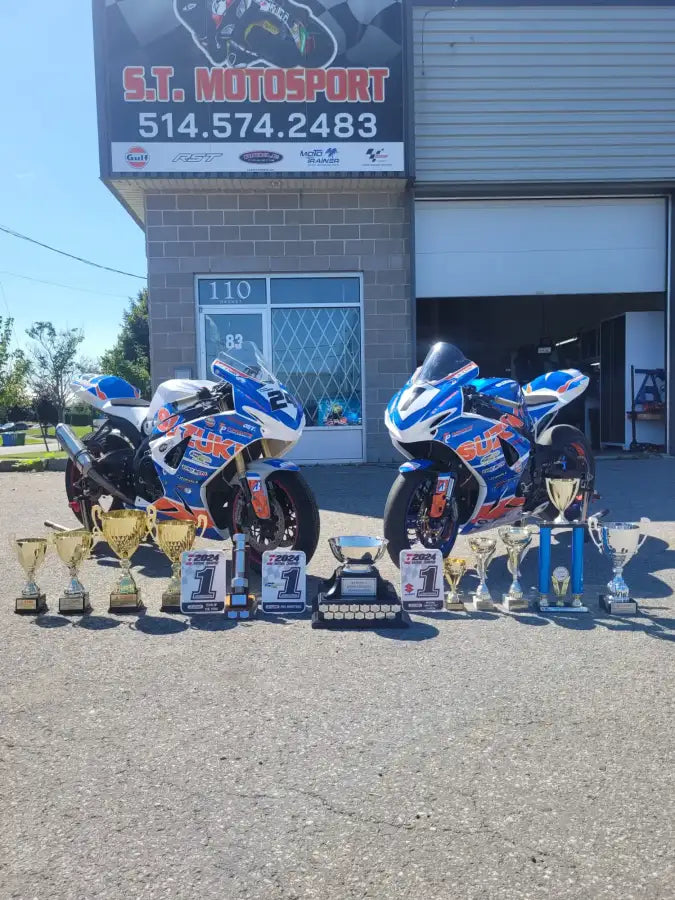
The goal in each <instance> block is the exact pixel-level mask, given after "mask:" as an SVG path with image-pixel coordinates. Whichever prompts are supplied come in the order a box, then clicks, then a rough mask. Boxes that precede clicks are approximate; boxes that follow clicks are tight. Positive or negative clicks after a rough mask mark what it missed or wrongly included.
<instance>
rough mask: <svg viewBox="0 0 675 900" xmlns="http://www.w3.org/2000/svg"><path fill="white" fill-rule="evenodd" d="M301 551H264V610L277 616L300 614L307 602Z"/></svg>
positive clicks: (304, 563) (305, 577)
mask: <svg viewBox="0 0 675 900" xmlns="http://www.w3.org/2000/svg"><path fill="white" fill-rule="evenodd" d="M305 565H306V560H305V554H304V552H303V551H302V550H287V551H284V550H266V551H265V552H264V553H263V567H262V608H263V612H266V613H274V614H276V615H286V614H287V613H293V614H298V613H303V612H304V611H305V605H306V601H307V574H306V571H305Z"/></svg>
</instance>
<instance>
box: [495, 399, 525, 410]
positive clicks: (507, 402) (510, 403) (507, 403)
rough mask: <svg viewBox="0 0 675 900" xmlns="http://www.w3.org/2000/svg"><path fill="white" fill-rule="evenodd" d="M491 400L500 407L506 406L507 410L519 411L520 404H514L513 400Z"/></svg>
mask: <svg viewBox="0 0 675 900" xmlns="http://www.w3.org/2000/svg"><path fill="white" fill-rule="evenodd" d="M492 399H493V400H494V402H495V403H498V404H499V405H500V406H508V408H509V409H520V403H515V402H514V401H513V400H507V399H506V397H493V398H492Z"/></svg>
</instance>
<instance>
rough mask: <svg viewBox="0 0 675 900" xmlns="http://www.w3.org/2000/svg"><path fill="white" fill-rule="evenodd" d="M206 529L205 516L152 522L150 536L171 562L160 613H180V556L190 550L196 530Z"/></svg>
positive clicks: (202, 531)
mask: <svg viewBox="0 0 675 900" xmlns="http://www.w3.org/2000/svg"><path fill="white" fill-rule="evenodd" d="M207 527H208V519H207V518H206V516H205V515H199V516H198V517H197V520H196V521H195V520H194V519H166V520H165V521H162V522H153V524H152V528H151V530H152V536H153V537H154V539H155V541H156V543H157V546H158V547H159V549H160V550H161V551H162V553H164V554H165V555H166V556H168V557H169V560H170V561H171V580H170V581H169V586H168V587H167V589H166V590H165V591H164V593H163V594H162V606H161V610H162V612H169V613H176V612H180V579H181V567H180V561H181V556H182V555H183V553H185V551H186V550H192V547H193V545H194V542H195V538H196V537H197V530H198V529H199V530H200V531H201V534H203V533H204V532H205V531H206V529H207Z"/></svg>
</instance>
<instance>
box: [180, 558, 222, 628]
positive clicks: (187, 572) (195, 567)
mask: <svg viewBox="0 0 675 900" xmlns="http://www.w3.org/2000/svg"><path fill="white" fill-rule="evenodd" d="M229 565H230V560H229V559H228V557H227V556H226V555H225V553H223V551H222V550H208V551H205V550H188V551H186V552H185V553H183V557H182V565H181V572H182V574H181V582H180V611H181V612H182V613H186V614H187V615H190V616H193V615H196V614H202V613H221V612H224V610H225V593H226V589H227V582H228V568H229Z"/></svg>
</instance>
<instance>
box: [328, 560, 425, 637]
mask: <svg viewBox="0 0 675 900" xmlns="http://www.w3.org/2000/svg"><path fill="white" fill-rule="evenodd" d="M345 570H346V567H343V568H342V569H338V570H337V571H336V572H334V573H333V575H332V577H331V578H329V579H328V581H324V582H323V584H322V585H321V588H320V590H319V593H318V595H317V596H316V598H315V599H314V601H313V602H312V628H340V629H342V628H407V627H408V625H410V616H409V615H408V613H407V612H406V611H405V610H404V609H403V606H402V605H401V600H400V599H399V596H398V594H397V593H396V589H395V588H394V585H393V584H392V583H391V582H390V581H385V580H384V579H383V578H382V576H381V575H380V573H379V572H378V571H377V569H372V570H371V571H370V572H369V573H368V574H367V575H365V576H363V577H360V576H359V575H356V576H352V577H349V576H347V577H343V572H344V571H345ZM347 571H348V570H347ZM359 581H361V587H362V589H363V593H357V592H356V590H355V588H356V587H358V586H359ZM343 582H344V584H343ZM344 591H346V593H344Z"/></svg>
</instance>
